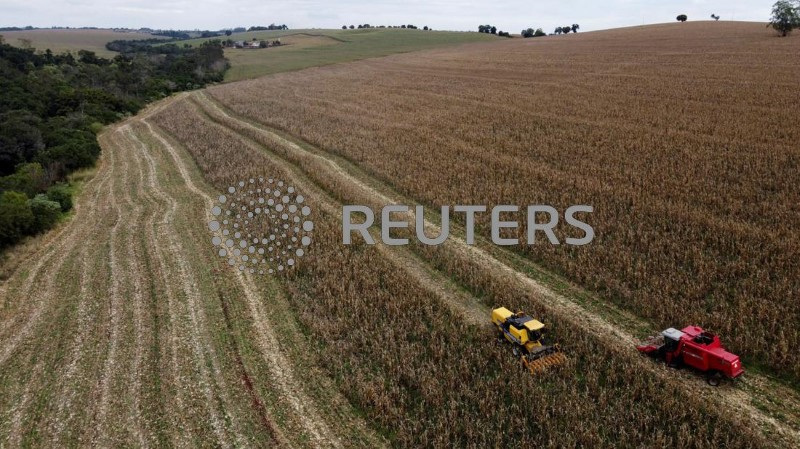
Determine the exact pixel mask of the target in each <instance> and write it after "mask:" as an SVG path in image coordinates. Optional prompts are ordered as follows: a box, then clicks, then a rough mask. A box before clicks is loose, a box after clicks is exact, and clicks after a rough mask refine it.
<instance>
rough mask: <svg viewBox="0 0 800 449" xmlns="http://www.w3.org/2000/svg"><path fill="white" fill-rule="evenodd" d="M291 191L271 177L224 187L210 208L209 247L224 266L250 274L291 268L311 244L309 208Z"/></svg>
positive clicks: (300, 197)
mask: <svg viewBox="0 0 800 449" xmlns="http://www.w3.org/2000/svg"><path fill="white" fill-rule="evenodd" d="M304 201H305V198H304V197H303V195H301V194H300V193H299V192H297V189H295V188H294V187H292V186H290V185H287V184H286V183H284V182H283V181H278V180H275V179H272V178H269V179H264V178H257V179H256V178H250V179H248V180H247V181H239V182H238V183H237V185H236V186H231V187H228V192H227V194H226V195H220V197H219V198H218V199H217V202H216V203H215V204H214V206H213V207H212V208H211V215H213V216H214V218H213V219H212V220H211V221H209V222H208V229H209V230H211V232H212V234H213V237H212V238H211V243H213V244H214V248H215V250H216V252H217V254H218V255H219V256H220V257H224V258H226V259H227V260H228V265H231V266H233V267H237V268H238V269H239V271H249V272H250V273H258V274H265V273H269V274H272V273H275V272H281V271H284V270H287V269H289V268H291V267H293V266H295V265H296V264H297V262H298V260H299V259H300V258H301V257H303V255H304V254H305V251H306V249H305V248H306V247H307V246H308V245H310V244H311V231H313V230H314V222H313V221H311V219H310V215H311V208H310V207H308V206H307V205H305V204H303V203H304Z"/></svg>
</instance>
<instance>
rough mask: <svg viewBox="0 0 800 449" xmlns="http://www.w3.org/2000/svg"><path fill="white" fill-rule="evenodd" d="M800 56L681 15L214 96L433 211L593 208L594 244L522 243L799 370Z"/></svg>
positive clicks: (631, 303) (762, 38)
mask: <svg viewBox="0 0 800 449" xmlns="http://www.w3.org/2000/svg"><path fill="white" fill-rule="evenodd" d="M798 51H800V40H798V39H788V40H787V39H783V40H781V39H775V38H774V37H773V36H772V34H771V33H767V32H766V31H765V30H764V28H763V26H760V25H758V24H745V23H727V24H724V23H714V24H701V23H698V24H674V25H664V26H656V27H648V28H632V29H623V30H615V31H610V32H605V33H599V34H594V35H591V34H584V35H573V36H568V37H562V38H544V39H530V40H524V41H523V40H511V41H506V42H503V43H498V44H495V45H493V46H471V47H470V46H465V47H460V48H457V49H443V50H436V51H431V52H425V53H416V54H409V55H398V56H393V57H389V58H383V59H380V60H370V61H363V62H360V63H356V64H349V65H339V66H331V67H324V68H318V69H311V70H306V71H303V72H299V73H287V74H281V75H276V76H272V77H269V78H263V79H260V80H253V81H248V82H243V83H237V84H231V85H225V86H218V87H214V88H211V89H210V91H209V92H210V94H211V95H212V96H213V97H214V98H215V99H217V100H219V101H221V102H222V103H224V104H225V105H226V106H227V107H229V108H231V109H232V110H233V111H234V112H236V113H237V114H239V115H241V116H245V117H251V118H252V119H253V120H257V121H260V122H262V123H264V124H267V125H269V126H272V127H275V128H279V129H282V130H285V131H287V132H288V133H290V134H293V135H296V136H298V137H301V138H302V139H304V140H306V141H308V142H310V143H312V144H314V145H316V146H318V147H320V148H324V149H326V150H328V151H331V152H333V153H335V154H337V155H340V156H343V157H346V158H348V159H350V160H352V161H354V162H356V163H357V164H358V165H360V166H361V167H363V168H364V169H366V170H367V171H368V172H370V173H371V174H373V175H376V176H378V177H379V178H380V179H381V180H382V181H384V182H387V183H389V184H390V185H392V186H394V187H396V188H397V189H398V190H399V191H400V192H401V193H403V194H405V195H407V196H409V197H412V198H415V199H417V200H419V201H422V202H423V203H425V204H429V205H435V206H440V205H452V204H487V205H489V206H490V207H491V206H493V205H495V204H516V205H522V206H524V205H528V204H551V205H553V206H555V207H556V208H557V209H559V210H562V211H563V210H564V208H566V207H567V206H569V205H572V204H589V205H593V206H594V208H595V212H594V213H593V214H592V215H591V218H590V223H591V224H592V225H593V227H594V229H595V231H596V235H597V238H596V240H595V241H594V242H593V243H592V244H590V245H588V246H585V247H581V248H574V247H572V248H571V247H567V246H565V245H561V246H552V245H550V244H549V243H547V241H546V239H544V238H540V240H543V241H542V242H538V243H537V244H536V245H534V246H521V247H519V248H518V250H519V251H520V252H521V253H523V254H524V255H526V256H527V257H529V258H531V259H532V260H534V261H536V262H538V263H541V264H543V265H544V266H546V267H548V268H550V269H551V270H553V271H555V272H557V273H561V274H564V275H566V276H567V277H569V278H570V279H572V280H575V281H577V282H578V283H580V284H581V285H582V286H585V287H587V288H589V289H591V290H593V291H596V292H599V293H600V294H601V295H602V296H603V297H604V298H608V299H610V300H612V301H614V302H616V303H617V304H619V305H622V306H623V307H626V308H628V309H629V310H631V311H634V312H635V313H637V314H639V315H641V316H643V317H645V318H647V319H649V320H651V321H652V322H653V323H654V326H659V327H662V326H683V325H686V324H690V323H696V324H700V325H703V326H704V327H707V328H710V329H712V330H714V331H717V332H719V333H721V334H723V335H724V339H725V342H726V344H727V345H728V346H729V347H730V348H731V349H732V350H733V351H736V352H739V353H741V354H742V355H743V356H744V357H745V359H746V360H747V361H749V362H759V363H760V364H762V365H766V366H768V367H769V368H771V369H772V370H774V371H776V372H779V373H781V374H783V375H786V376H790V377H793V378H794V379H797V378H798V376H800V352H798V351H796V350H794V348H796V347H798V346H800V332H798V329H797V326H796V323H798V322H800V302H799V301H797V298H798V292H800V244H798V239H797V235H798V232H797V229H800V206H798V205H800V183H798V182H797V181H798V176H797V173H798V169H799V168H800V153H798V146H797V143H798V142H800V128H798V127H797V126H796V123H797V119H798V114H797V111H798V107H800V90H798V89H797V88H796V86H797V85H798V83H800V59H798V58H797V57H796V56H797V54H798ZM518 218H519V220H520V222H521V224H522V227H521V230H524V229H525V223H524V222H525V217H523V216H520V217H518ZM562 221H563V217H562ZM480 224H481V225H482V226H483V231H484V232H483V235H488V231H487V229H486V225H487V223H486V220H484V221H482V222H481V223H480ZM567 230H568V229H566V228H565V229H559V232H558V233H559V237H560V239H561V241H562V242H563V239H564V237H565V235H564V234H565V233H566V232H567ZM521 232H524V231H521ZM520 237H522V238H523V239H524V235H523V234H521V233H520ZM542 237H543V236H542ZM576 237H580V235H577V236H576Z"/></svg>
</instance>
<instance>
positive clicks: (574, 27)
mask: <svg viewBox="0 0 800 449" xmlns="http://www.w3.org/2000/svg"><path fill="white" fill-rule="evenodd" d="M571 29H572V32H573V33H577V32H578V30H580V29H581V26H580V25H578V24H577V23H573V24H572V27H571Z"/></svg>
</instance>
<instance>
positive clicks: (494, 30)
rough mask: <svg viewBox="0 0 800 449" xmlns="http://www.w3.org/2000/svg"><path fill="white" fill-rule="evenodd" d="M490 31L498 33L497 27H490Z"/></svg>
mask: <svg viewBox="0 0 800 449" xmlns="http://www.w3.org/2000/svg"><path fill="white" fill-rule="evenodd" d="M489 32H490V33H492V34H497V27H492V28H490V29H489Z"/></svg>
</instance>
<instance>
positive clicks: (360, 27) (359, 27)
mask: <svg viewBox="0 0 800 449" xmlns="http://www.w3.org/2000/svg"><path fill="white" fill-rule="evenodd" d="M356 28H358V29H359V30H360V29H362V28H364V27H363V26H361V25H360V24H359V25H358V26H357V27H356Z"/></svg>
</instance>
